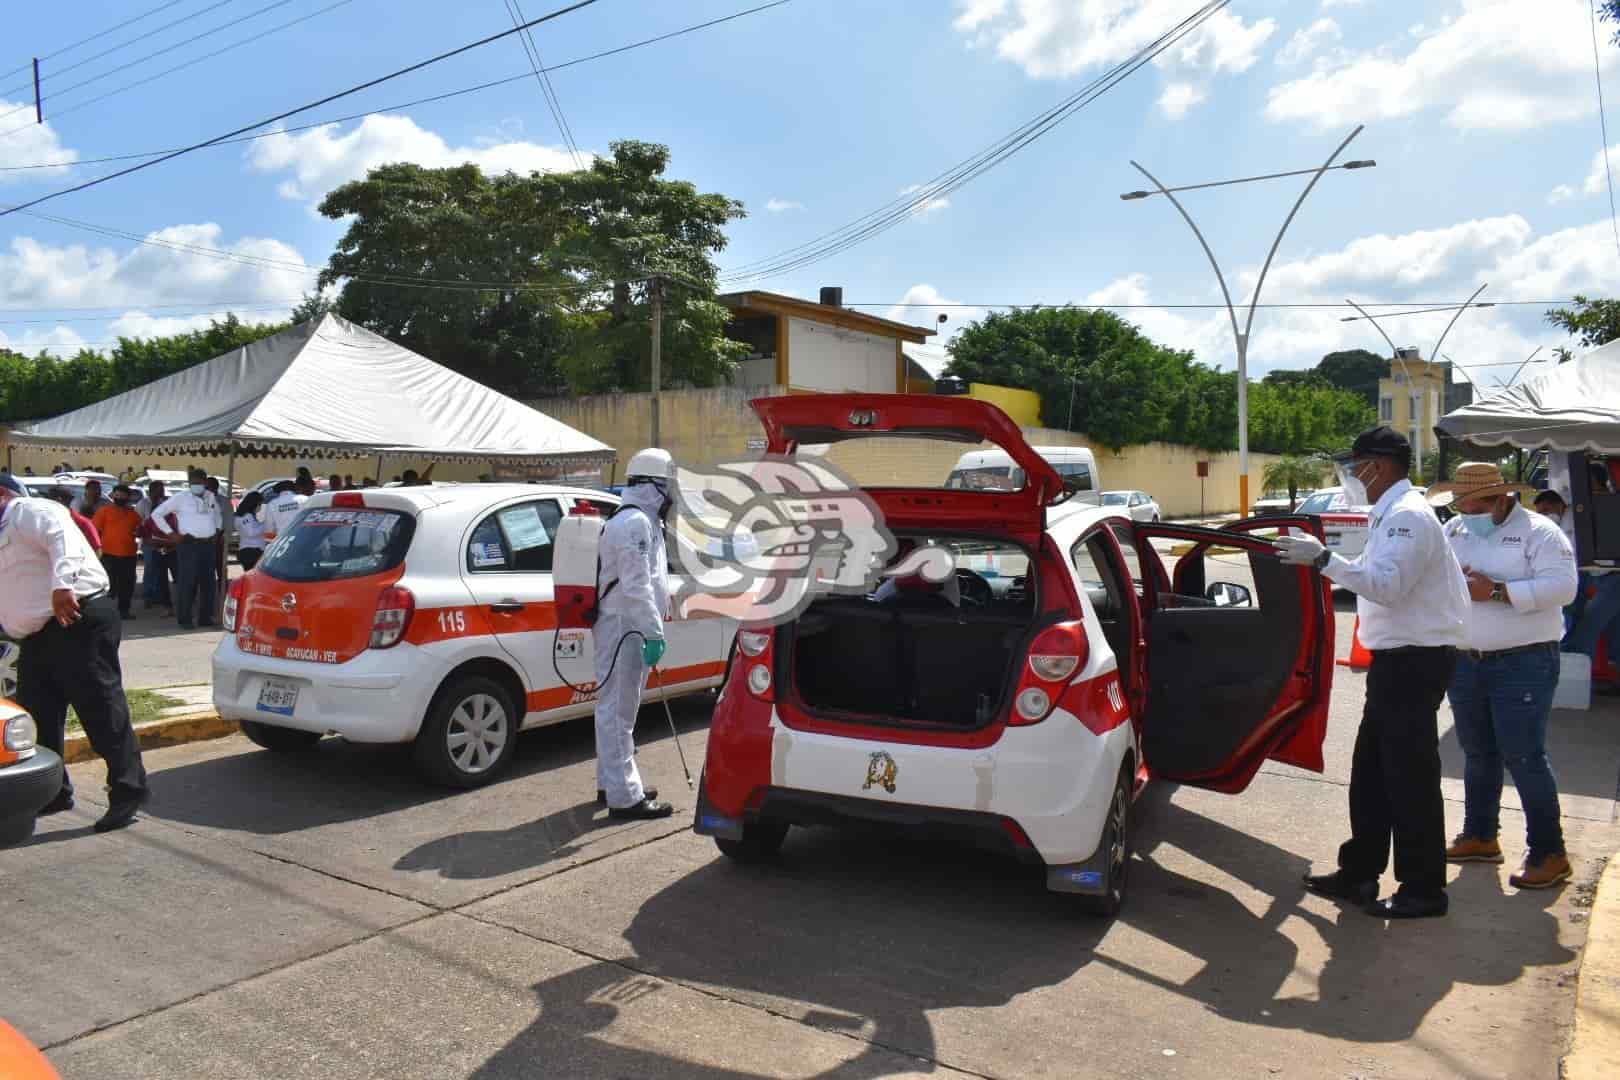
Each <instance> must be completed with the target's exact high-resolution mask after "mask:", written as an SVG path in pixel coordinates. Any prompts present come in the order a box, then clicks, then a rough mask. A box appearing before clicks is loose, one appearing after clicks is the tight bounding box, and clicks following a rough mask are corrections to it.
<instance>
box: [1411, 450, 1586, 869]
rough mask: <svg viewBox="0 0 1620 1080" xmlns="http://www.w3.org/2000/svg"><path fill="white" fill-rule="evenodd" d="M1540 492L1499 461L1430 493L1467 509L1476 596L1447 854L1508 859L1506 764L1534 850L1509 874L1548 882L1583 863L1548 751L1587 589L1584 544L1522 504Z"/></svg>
mask: <svg viewBox="0 0 1620 1080" xmlns="http://www.w3.org/2000/svg"><path fill="white" fill-rule="evenodd" d="M1528 491H1529V489H1528V488H1519V487H1518V486H1517V485H1514V484H1509V483H1506V482H1505V481H1504V480H1503V479H1502V470H1501V469H1499V468H1498V467H1497V466H1495V465H1492V464H1490V463H1488V462H1469V463H1467V464H1464V465H1461V466H1459V467H1458V469H1457V478H1456V480H1454V481H1453V482H1451V483H1449V484H1437V485H1435V487H1434V489H1433V490H1432V491H1431V493H1430V495H1431V498H1435V497H1441V498H1444V497H1447V496H1454V497H1455V500H1456V501H1455V507H1456V509H1457V516H1456V517H1454V518H1452V519H1451V520H1450V521H1449V522H1447V523H1446V529H1445V532H1446V539H1447V540H1448V541H1449V542H1450V544H1451V549H1452V551H1454V552H1455V553H1456V555H1457V561H1458V562H1459V563H1461V564H1462V568H1463V573H1464V574H1465V575H1466V576H1467V579H1468V593H1469V596H1470V598H1471V599H1472V600H1473V603H1472V605H1471V606H1470V611H1469V618H1468V643H1467V647H1466V648H1464V649H1463V651H1462V654H1461V655H1460V656H1459V657H1458V660H1457V671H1456V674H1455V675H1453V676H1452V680H1451V690H1450V696H1451V712H1452V715H1453V716H1454V717H1455V718H1456V721H1457V741H1458V742H1459V743H1461V744H1462V748H1463V753H1464V754H1465V755H1467V766H1466V768H1465V770H1464V772H1463V791H1464V803H1465V806H1466V811H1465V812H1464V815H1463V830H1462V834H1461V835H1459V836H1458V837H1457V838H1456V839H1455V840H1453V841H1452V844H1451V846H1450V847H1449V848H1447V849H1446V858H1447V859H1449V860H1451V861H1452V862H1491V863H1499V862H1501V861H1502V847H1501V845H1500V844H1499V843H1498V842H1497V833H1498V830H1499V825H1500V822H1499V820H1498V819H1499V816H1500V812H1501V805H1502V772H1503V767H1504V765H1505V766H1506V769H1507V771H1508V772H1511V773H1512V774H1513V786H1514V787H1515V788H1517V789H1518V792H1519V801H1520V803H1521V804H1522V805H1523V806H1524V819H1525V829H1526V833H1527V841H1528V844H1527V846H1528V849H1529V850H1528V852H1527V853H1526V855H1525V858H1524V866H1523V867H1522V868H1521V869H1520V870H1519V872H1518V873H1517V874H1514V875H1513V876H1512V877H1510V878H1509V879H1508V881H1509V883H1510V884H1512V885H1513V886H1514V887H1516V888H1520V889H1545V888H1548V887H1550V886H1553V885H1556V884H1558V883H1559V882H1561V881H1566V880H1568V878H1569V877H1570V874H1571V872H1572V871H1571V868H1570V865H1569V858H1568V857H1567V856H1566V855H1565V853H1564V832H1563V825H1562V822H1561V820H1560V817H1561V814H1560V811H1559V806H1558V784H1557V781H1555V780H1554V779H1553V772H1552V766H1551V764H1550V763H1549V762H1548V761H1547V720H1548V718H1549V717H1550V715H1551V713H1552V699H1553V691H1554V690H1555V689H1556V688H1557V686H1558V666H1559V661H1558V640H1559V638H1560V637H1561V636H1562V635H1563V632H1564V613H1563V609H1564V605H1565V604H1568V603H1569V602H1570V601H1571V600H1573V599H1574V598H1575V588H1576V580H1575V553H1574V551H1572V550H1571V548H1570V545H1569V541H1568V539H1566V538H1565V536H1564V534H1563V531H1562V530H1561V529H1560V528H1559V527H1558V523H1557V522H1555V521H1553V520H1551V519H1550V518H1547V517H1544V516H1543V515H1541V514H1534V513H1531V512H1530V511H1528V510H1526V509H1525V508H1524V507H1523V506H1521V505H1520V503H1519V496H1522V495H1524V494H1525V493H1527V492H1528Z"/></svg>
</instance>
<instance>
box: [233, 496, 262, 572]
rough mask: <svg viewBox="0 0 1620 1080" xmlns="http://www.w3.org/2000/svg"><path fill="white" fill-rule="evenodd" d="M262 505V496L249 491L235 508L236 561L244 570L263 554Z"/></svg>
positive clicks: (254, 563) (251, 567)
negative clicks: (260, 518) (260, 516)
mask: <svg viewBox="0 0 1620 1080" xmlns="http://www.w3.org/2000/svg"><path fill="white" fill-rule="evenodd" d="M263 505H264V496H263V495H260V494H259V493H258V492H257V491H250V492H248V493H247V494H246V495H244V496H242V502H241V505H239V506H238V507H237V508H236V561H237V562H239V563H241V564H242V570H243V571H244V572H246V571H248V570H252V569H253V568H254V567H255V566H257V565H258V563H259V559H260V558H261V557H262V556H263V555H264V523H263V522H262V521H260V520H259V508H260V507H261V506H263Z"/></svg>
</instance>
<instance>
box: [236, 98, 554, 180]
mask: <svg viewBox="0 0 1620 1080" xmlns="http://www.w3.org/2000/svg"><path fill="white" fill-rule="evenodd" d="M246 157H247V161H248V164H249V165H250V166H251V167H252V168H253V169H255V170H257V171H259V172H281V171H290V172H291V173H292V179H290V180H286V181H283V182H282V184H281V185H280V186H279V187H278V188H277V190H278V192H279V193H280V194H281V195H282V196H283V197H284V198H291V199H301V198H308V199H312V200H317V201H318V200H320V199H322V198H324V197H325V195H326V193H327V192H329V191H331V190H332V189H333V188H335V187H338V186H339V185H341V184H345V183H348V182H349V181H350V180H359V179H361V178H362V177H364V176H365V175H366V172H367V170H369V169H372V168H375V167H376V166H378V165H385V164H389V163H392V162H396V161H408V162H412V163H414V164H417V165H422V166H425V167H428V168H444V167H447V166H455V165H462V164H465V163H467V162H471V163H473V164H474V165H477V166H478V167H479V168H481V169H483V170H484V171H485V172H486V173H503V172H507V171H512V172H517V173H529V172H563V171H567V170H570V169H572V168H573V167H574V161H573V158H572V157H570V156H569V153H568V151H567V150H564V149H558V148H556V147H550V146H542V145H540V144H539V143H532V142H523V141H512V142H500V143H495V144H493V145H483V144H480V145H475V146H460V147H453V146H451V145H450V144H449V143H447V142H445V141H444V139H443V138H442V137H440V136H439V135H437V134H435V133H434V132H431V131H428V130H426V129H425V128H421V127H418V126H417V124H416V121H414V120H412V119H411V118H410V117H408V116H390V115H386V114H385V115H380V116H368V117H366V118H365V119H364V120H362V121H360V123H359V124H358V125H356V126H355V127H354V128H352V129H351V130H350V131H348V132H347V133H342V132H341V131H340V128H339V125H336V124H332V125H328V126H326V127H319V128H315V129H314V130H311V131H305V132H300V133H298V134H296V135H288V134H286V133H277V134H275V135H272V136H270V137H269V138H265V139H259V140H257V141H256V142H254V143H252V144H251V145H250V147H249V149H248V151H247V154H246Z"/></svg>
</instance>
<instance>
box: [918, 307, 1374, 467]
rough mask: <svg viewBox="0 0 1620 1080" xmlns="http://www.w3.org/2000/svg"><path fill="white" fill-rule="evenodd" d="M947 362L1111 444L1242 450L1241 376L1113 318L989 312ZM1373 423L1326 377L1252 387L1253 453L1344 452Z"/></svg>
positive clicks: (1052, 420) (1047, 419) (1045, 418)
mask: <svg viewBox="0 0 1620 1080" xmlns="http://www.w3.org/2000/svg"><path fill="white" fill-rule="evenodd" d="M951 355H952V359H951V363H950V365H949V367H948V369H947V373H948V374H951V375H955V376H957V377H959V378H962V379H965V380H968V381H971V382H986V383H997V384H1000V385H1003V386H1016V387H1021V388H1023V389H1028V390H1033V391H1035V392H1036V393H1037V394H1039V395H1040V398H1041V417H1042V422H1043V423H1045V424H1047V425H1048V426H1051V427H1058V428H1068V429H1070V430H1074V431H1079V432H1083V433H1085V434H1086V435H1087V436H1088V437H1090V438H1091V439H1093V440H1095V441H1096V442H1098V443H1100V444H1102V445H1103V446H1107V447H1110V448H1112V449H1118V448H1120V447H1122V446H1128V445H1132V444H1135V443H1143V442H1154V441H1163V442H1177V443H1183V444H1187V445H1191V446H1198V447H1202V448H1204V449H1208V450H1230V449H1234V448H1235V447H1236V446H1237V376H1236V375H1235V374H1233V373H1229V372H1221V371H1216V370H1215V369H1213V368H1210V367H1208V366H1206V365H1204V364H1200V363H1198V362H1197V361H1195V360H1194V359H1193V356H1192V353H1190V352H1185V351H1181V350H1176V349H1170V348H1166V347H1165V346H1162V345H1159V344H1157V343H1155V342H1153V341H1152V340H1151V339H1149V338H1148V337H1147V336H1146V335H1144V334H1143V333H1142V332H1141V331H1140V330H1139V329H1137V328H1136V327H1135V326H1133V325H1132V324H1130V323H1128V322H1126V321H1125V320H1124V319H1121V318H1120V317H1119V316H1118V315H1115V314H1113V313H1112V312H1108V311H1094V310H1086V309H1079V308H1036V309H1029V310H1019V311H1010V312H994V313H992V314H990V315H987V316H986V317H985V318H984V319H982V320H980V321H979V322H977V323H974V324H972V325H970V326H968V327H966V328H965V329H963V330H962V332H961V333H960V334H959V335H958V336H957V338H956V341H955V342H954V343H953V344H952V347H951ZM1071 400H1072V409H1071ZM1071 412H1072V417H1071ZM1371 417H1372V406H1371V405H1370V404H1368V403H1367V402H1365V401H1363V400H1361V399H1360V398H1359V397H1358V396H1357V395H1356V394H1354V393H1351V392H1348V391H1345V390H1341V389H1338V388H1337V387H1334V386H1331V385H1327V384H1325V383H1323V382H1321V381H1310V380H1302V381H1281V382H1280V383H1279V384H1271V383H1255V384H1251V386H1250V389H1249V444H1250V446H1251V447H1252V448H1253V449H1255V450H1265V451H1274V452H1280V453H1306V452H1309V451H1313V450H1320V449H1325V448H1330V447H1337V446H1339V445H1341V444H1345V443H1348V442H1349V440H1350V439H1351V438H1353V437H1354V435H1355V433H1356V432H1358V431H1360V430H1361V429H1362V428H1364V427H1366V426H1367V425H1368V424H1370V423H1371V422H1372V420H1371Z"/></svg>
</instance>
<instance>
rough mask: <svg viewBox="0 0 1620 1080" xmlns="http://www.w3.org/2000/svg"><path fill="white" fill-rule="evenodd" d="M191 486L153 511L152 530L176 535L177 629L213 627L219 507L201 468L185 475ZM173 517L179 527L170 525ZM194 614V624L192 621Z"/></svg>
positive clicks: (206, 475) (206, 476) (176, 493)
mask: <svg viewBox="0 0 1620 1080" xmlns="http://www.w3.org/2000/svg"><path fill="white" fill-rule="evenodd" d="M188 475H189V477H190V479H191V483H190V485H189V486H188V487H187V488H186V490H185V491H177V492H175V493H174V494H173V495H170V496H169V497H168V498H167V499H165V500H164V501H163V504H162V505H161V506H159V507H157V508H156V509H154V510H153V511H152V523H153V527H154V528H155V529H157V531H158V532H160V533H162V534H163V535H165V536H168V535H170V534H171V533H178V534H179V535H178V537H177V539H178V541H179V545H180V546H179V547H178V548H177V549H176V550H175V579H176V580H175V583H174V591H175V598H174V600H175V604H174V610H175V614H176V615H177V616H178V617H179V623H180V628H181V629H183V630H190V629H191V628H192V627H193V626H194V625H195V626H213V625H214V545H215V539H214V538H215V537H216V536H218V535H219V532H220V529H221V527H222V523H221V520H220V513H219V504H218V503H216V502H215V501H214V497H213V496H212V495H210V494H209V493H208V488H207V486H206V484H207V481H208V474H207V473H205V472H203V471H202V470H201V469H191V470H190V471H189V473H188ZM171 514H172V515H174V519H175V521H176V523H177V525H178V528H171V527H170V526H169V516H170V515H171ZM193 612H195V614H196V617H197V621H196V622H195V623H193V622H192V615H193Z"/></svg>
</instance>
